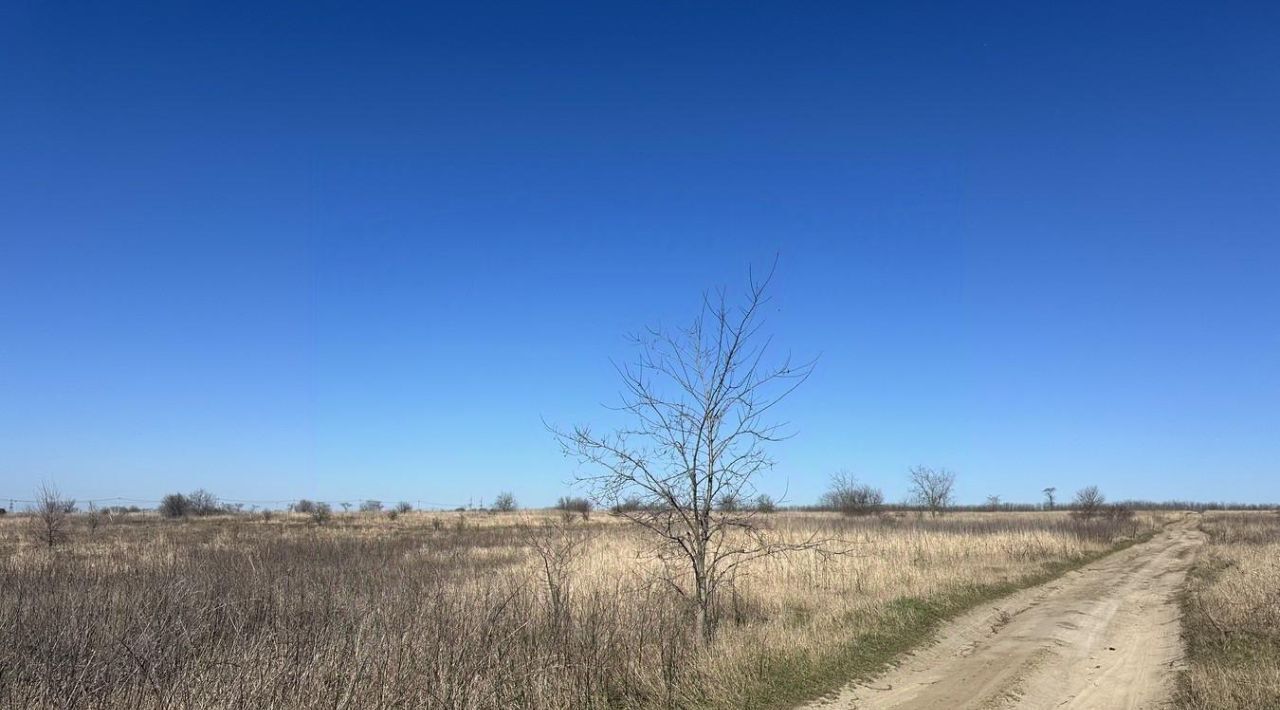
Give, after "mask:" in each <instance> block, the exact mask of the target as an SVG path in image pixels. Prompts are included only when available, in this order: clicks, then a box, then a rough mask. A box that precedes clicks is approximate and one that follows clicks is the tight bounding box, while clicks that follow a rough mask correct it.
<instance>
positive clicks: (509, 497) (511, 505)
mask: <svg viewBox="0 0 1280 710" xmlns="http://www.w3.org/2000/svg"><path fill="white" fill-rule="evenodd" d="M519 507H520V506H519V504H518V503H516V497H515V495H514V494H512V493H511V492H510V491H503V492H501V493H499V494H498V497H497V498H494V499H493V509H494V510H495V511H497V512H499V513H512V512H515V511H516V510H517V509H518V508H519Z"/></svg>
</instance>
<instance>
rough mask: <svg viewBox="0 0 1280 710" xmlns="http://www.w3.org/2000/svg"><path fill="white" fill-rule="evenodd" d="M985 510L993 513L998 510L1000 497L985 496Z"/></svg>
mask: <svg viewBox="0 0 1280 710" xmlns="http://www.w3.org/2000/svg"><path fill="white" fill-rule="evenodd" d="M987 510H989V511H991V512H993V513H994V512H996V511H997V510H1000V496H998V495H989V496H987Z"/></svg>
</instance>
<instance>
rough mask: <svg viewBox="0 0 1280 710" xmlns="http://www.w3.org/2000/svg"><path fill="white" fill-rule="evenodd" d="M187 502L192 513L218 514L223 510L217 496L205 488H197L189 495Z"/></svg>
mask: <svg viewBox="0 0 1280 710" xmlns="http://www.w3.org/2000/svg"><path fill="white" fill-rule="evenodd" d="M187 503H188V505H189V506H190V511H191V514H192V515H216V514H218V513H221V512H222V506H221V505H220V504H219V503H218V498H217V496H215V495H213V494H212V493H210V492H209V491H206V490H205V489H203V488H197V489H196V490H194V491H192V492H191V493H190V494H189V495H187Z"/></svg>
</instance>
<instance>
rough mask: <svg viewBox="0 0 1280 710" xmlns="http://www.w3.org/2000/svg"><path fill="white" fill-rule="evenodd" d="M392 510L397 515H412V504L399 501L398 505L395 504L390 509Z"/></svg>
mask: <svg viewBox="0 0 1280 710" xmlns="http://www.w3.org/2000/svg"><path fill="white" fill-rule="evenodd" d="M392 510H394V511H396V512H397V513H401V514H403V513H412V512H413V504H412V503H410V502H409V501H407V500H402V501H400V502H399V503H396V506H395V507H394V508H392Z"/></svg>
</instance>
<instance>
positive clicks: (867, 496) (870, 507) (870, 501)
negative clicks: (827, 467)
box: [818, 471, 884, 515]
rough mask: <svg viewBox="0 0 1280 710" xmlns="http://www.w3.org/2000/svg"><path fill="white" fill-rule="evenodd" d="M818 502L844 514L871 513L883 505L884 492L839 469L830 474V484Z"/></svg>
mask: <svg viewBox="0 0 1280 710" xmlns="http://www.w3.org/2000/svg"><path fill="white" fill-rule="evenodd" d="M818 504H819V505H821V506H822V507H823V508H829V509H831V510H838V511H840V512H841V513H844V514H845V515H873V514H875V513H877V512H879V510H880V507H881V506H883V505H884V492H883V491H881V490H880V489H879V488H875V487H873V486H870V485H868V484H865V483H858V479H857V478H855V477H854V476H853V474H851V473H848V472H847V471H840V472H839V473H836V474H834V475H832V476H831V484H830V486H829V487H828V488H827V491H826V492H825V493H823V494H822V498H821V499H820V500H819V501H818Z"/></svg>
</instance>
